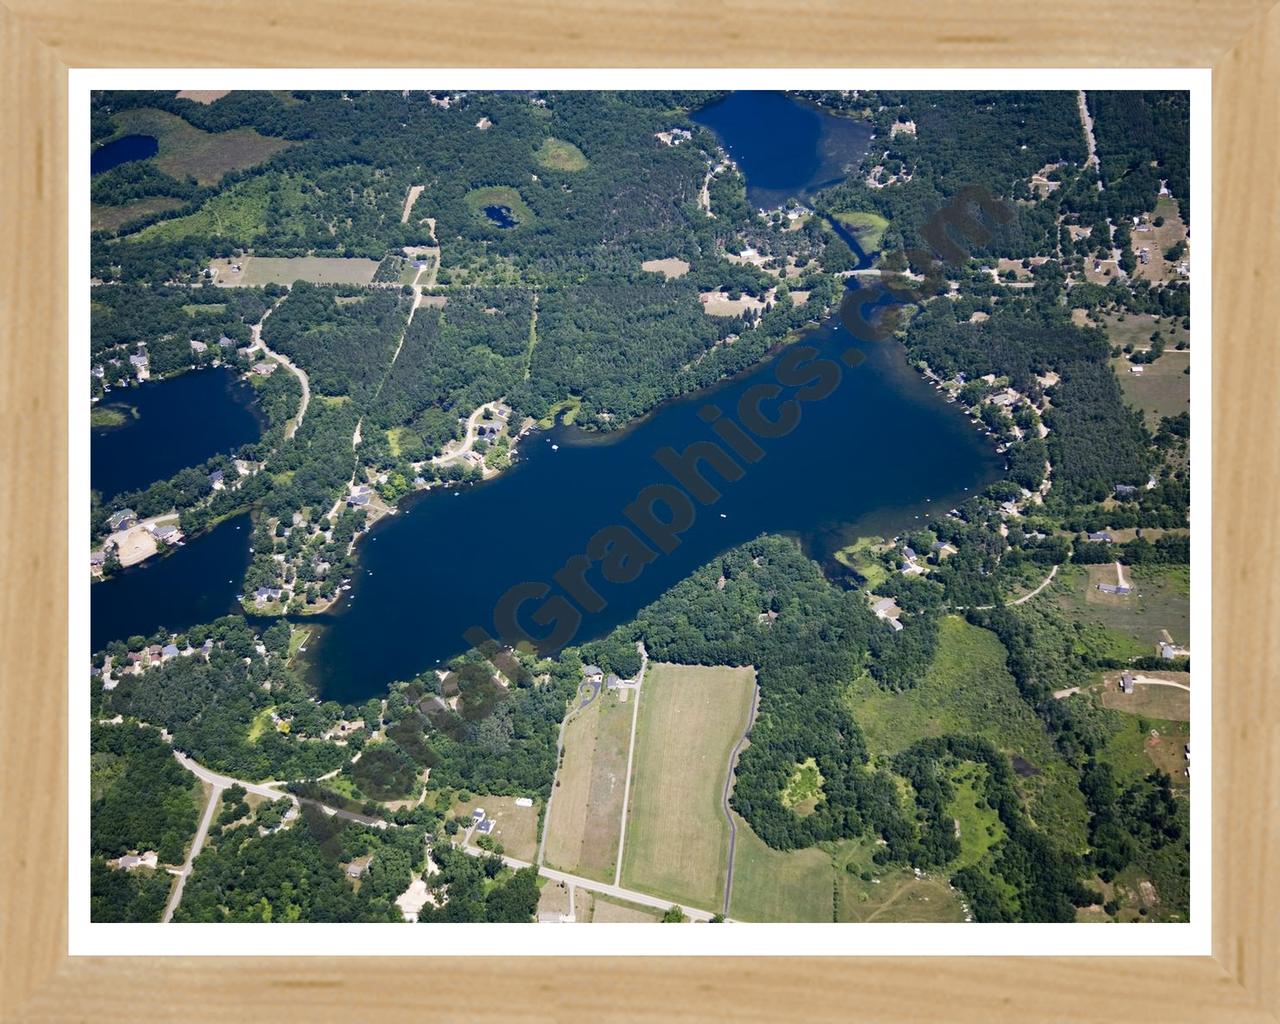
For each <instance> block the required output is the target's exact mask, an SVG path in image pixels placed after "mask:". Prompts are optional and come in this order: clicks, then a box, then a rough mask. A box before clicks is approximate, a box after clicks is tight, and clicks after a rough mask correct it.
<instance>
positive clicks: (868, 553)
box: [835, 537, 889, 590]
mask: <svg viewBox="0 0 1280 1024" xmlns="http://www.w3.org/2000/svg"><path fill="white" fill-rule="evenodd" d="M887 550H889V545H887V544H885V543H884V540H883V538H881V537H859V538H858V539H857V540H856V541H855V542H854V543H852V544H850V545H849V546H848V547H844V548H841V549H840V550H839V551H837V552H836V556H835V557H836V561H837V562H839V563H840V564H841V565H843V566H845V567H847V568H849V569H852V570H853V571H854V572H856V573H857V574H858V575H859V576H861V577H862V579H863V581H864V584H865V586H866V589H868V590H875V588H876V587H878V586H879V585H880V584H881V583H883V582H884V581H885V580H886V579H888V578H889V570H888V569H886V568H885V567H884V563H883V562H881V561H880V555H881V553H883V552H884V551H887Z"/></svg>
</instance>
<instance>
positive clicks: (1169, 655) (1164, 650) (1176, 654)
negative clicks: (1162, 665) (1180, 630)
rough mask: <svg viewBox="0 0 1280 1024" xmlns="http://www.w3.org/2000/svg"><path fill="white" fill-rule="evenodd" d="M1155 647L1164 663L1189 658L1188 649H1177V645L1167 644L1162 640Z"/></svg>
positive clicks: (1189, 652)
mask: <svg viewBox="0 0 1280 1024" xmlns="http://www.w3.org/2000/svg"><path fill="white" fill-rule="evenodd" d="M1156 647H1157V649H1158V650H1159V652H1160V657H1162V658H1164V659H1165V660H1166V661H1173V660H1174V659H1175V658H1189V657H1191V651H1190V650H1189V649H1188V648H1186V647H1179V646H1178V645H1177V644H1173V643H1169V642H1167V641H1164V640H1161V641H1160V643H1159V644H1157V645H1156Z"/></svg>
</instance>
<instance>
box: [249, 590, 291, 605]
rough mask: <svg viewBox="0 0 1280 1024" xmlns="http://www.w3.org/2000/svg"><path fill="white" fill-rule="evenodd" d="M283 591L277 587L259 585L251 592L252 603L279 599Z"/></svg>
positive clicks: (264, 602) (263, 602)
mask: <svg viewBox="0 0 1280 1024" xmlns="http://www.w3.org/2000/svg"><path fill="white" fill-rule="evenodd" d="M283 593H284V591H283V590H281V589H280V588H279V587H259V588H258V589H257V590H255V591H254V592H253V603H254V604H266V603H267V602H268V601H279V600H280V595H281V594H283Z"/></svg>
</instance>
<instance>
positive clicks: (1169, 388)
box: [1111, 347, 1191, 430]
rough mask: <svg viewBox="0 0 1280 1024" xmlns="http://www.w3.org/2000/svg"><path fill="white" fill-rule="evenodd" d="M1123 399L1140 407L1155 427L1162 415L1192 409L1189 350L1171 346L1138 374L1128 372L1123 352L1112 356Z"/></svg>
mask: <svg viewBox="0 0 1280 1024" xmlns="http://www.w3.org/2000/svg"><path fill="white" fill-rule="evenodd" d="M1111 365H1112V366H1113V367H1114V368H1115V371H1116V376H1117V377H1118V378H1119V379H1120V388H1121V390H1122V391H1123V392H1124V397H1125V400H1126V401H1127V402H1128V403H1129V404H1130V405H1132V406H1135V407H1136V408H1138V409H1141V410H1142V412H1143V417H1144V419H1145V420H1146V424H1147V427H1148V429H1150V430H1155V429H1156V427H1158V426H1159V425H1160V419H1161V417H1163V416H1177V415H1178V414H1179V413H1184V412H1188V411H1189V410H1190V409H1191V377H1190V375H1189V374H1188V373H1187V372H1186V371H1187V367H1188V366H1190V365H1191V350H1190V349H1185V350H1183V351H1182V352H1179V351H1177V350H1176V349H1174V348H1172V347H1170V348H1166V349H1165V350H1164V354H1163V355H1161V356H1160V358H1159V359H1157V360H1156V361H1155V362H1154V363H1147V364H1146V365H1145V366H1144V367H1143V370H1142V374H1141V376H1139V375H1138V374H1135V373H1132V372H1130V369H1129V368H1130V367H1131V366H1132V365H1133V364H1132V363H1130V362H1129V360H1128V358H1127V357H1125V356H1120V357H1119V358H1118V359H1112V360H1111Z"/></svg>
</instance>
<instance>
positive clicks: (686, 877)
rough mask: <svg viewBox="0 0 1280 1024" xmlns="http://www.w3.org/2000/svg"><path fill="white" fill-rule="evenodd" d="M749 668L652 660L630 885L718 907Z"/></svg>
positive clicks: (629, 846) (631, 811)
mask: <svg viewBox="0 0 1280 1024" xmlns="http://www.w3.org/2000/svg"><path fill="white" fill-rule="evenodd" d="M754 690H755V672H754V670H753V669H751V668H719V667H714V668H708V667H705V666H697V665H667V664H659V663H652V662H651V663H650V664H649V667H648V670H647V672H646V674H645V680H644V686H643V687H642V689H641V692H640V720H639V726H638V729H637V733H636V751H635V754H634V764H633V769H632V770H633V773H634V774H633V776H632V782H631V801H630V806H629V807H628V808H627V840H626V849H625V852H624V854H623V866H622V884H623V885H625V886H627V887H628V888H633V889H638V890H640V891H642V892H649V893H652V894H654V895H656V896H662V897H663V898H668V899H671V900H672V901H673V902H676V903H680V902H685V903H689V904H692V905H694V906H699V907H706V908H712V909H719V907H720V904H721V900H722V898H723V895H724V883H725V874H726V872H727V870H728V852H729V825H728V822H726V821H725V818H724V813H723V810H722V807H721V796H722V794H723V791H724V783H725V778H726V775H727V773H728V770H729V755H730V753H731V752H732V750H733V748H734V746H735V745H736V744H737V742H738V740H739V738H740V737H741V736H742V732H743V728H744V727H745V725H746V722H747V714H748V711H749V710H750V708H751V701H752V698H753V695H754Z"/></svg>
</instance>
